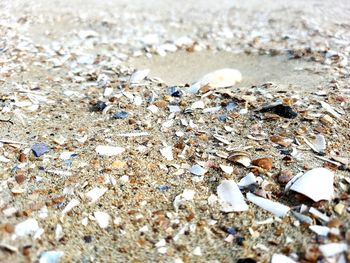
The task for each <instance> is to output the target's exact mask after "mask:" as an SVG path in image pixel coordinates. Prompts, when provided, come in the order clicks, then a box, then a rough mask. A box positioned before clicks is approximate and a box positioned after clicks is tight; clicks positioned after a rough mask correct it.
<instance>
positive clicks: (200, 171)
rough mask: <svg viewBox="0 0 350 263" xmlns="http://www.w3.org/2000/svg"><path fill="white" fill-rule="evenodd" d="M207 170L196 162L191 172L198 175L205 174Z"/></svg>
mask: <svg viewBox="0 0 350 263" xmlns="http://www.w3.org/2000/svg"><path fill="white" fill-rule="evenodd" d="M206 172H207V170H206V169H204V168H203V167H202V166H200V165H198V164H195V165H193V166H192V167H191V169H190V173H191V174H194V175H198V176H203V175H204V174H205V173H206Z"/></svg>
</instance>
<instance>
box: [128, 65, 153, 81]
mask: <svg viewBox="0 0 350 263" xmlns="http://www.w3.org/2000/svg"><path fill="white" fill-rule="evenodd" d="M149 72H150V70H149V69H143V70H138V71H135V72H134V73H133V74H132V75H131V77H130V83H131V84H136V83H139V82H140V81H141V80H143V79H144V78H146V77H147V76H148V74H149Z"/></svg>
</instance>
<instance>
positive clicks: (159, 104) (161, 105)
mask: <svg viewBox="0 0 350 263" xmlns="http://www.w3.org/2000/svg"><path fill="white" fill-rule="evenodd" d="M154 105H156V106H157V107H158V108H161V109H164V108H165V107H166V106H168V102H166V101H165V100H157V101H155V102H154Z"/></svg>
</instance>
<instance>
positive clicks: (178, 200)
mask: <svg viewBox="0 0 350 263" xmlns="http://www.w3.org/2000/svg"><path fill="white" fill-rule="evenodd" d="M195 194H196V192H195V191H193V190H191V189H185V190H184V191H183V193H182V194H179V195H177V196H176V197H175V199H174V202H173V206H174V209H175V211H178V210H179V207H180V205H181V204H182V203H184V202H185V201H191V200H192V199H193V198H194V195H195Z"/></svg>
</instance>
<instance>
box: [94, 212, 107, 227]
mask: <svg viewBox="0 0 350 263" xmlns="http://www.w3.org/2000/svg"><path fill="white" fill-rule="evenodd" d="M94 217H95V219H96V222H97V224H98V225H99V227H101V228H106V227H107V226H108V224H109V220H110V215H109V214H107V213H106V212H101V211H96V212H94Z"/></svg>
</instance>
